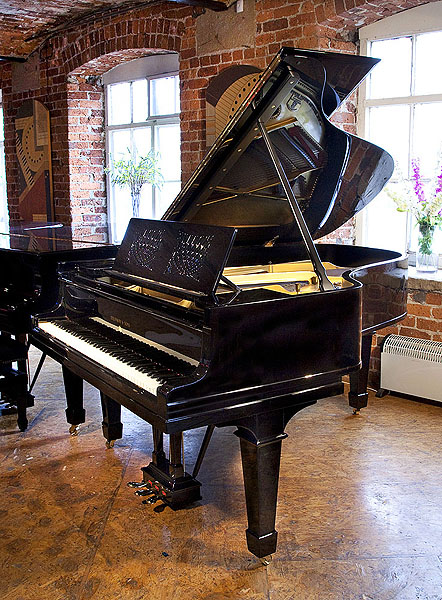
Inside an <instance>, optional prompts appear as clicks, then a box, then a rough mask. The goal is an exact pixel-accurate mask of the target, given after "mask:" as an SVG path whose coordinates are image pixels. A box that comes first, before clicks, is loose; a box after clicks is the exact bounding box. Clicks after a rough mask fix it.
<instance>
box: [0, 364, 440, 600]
mask: <svg viewBox="0 0 442 600" xmlns="http://www.w3.org/2000/svg"><path fill="white" fill-rule="evenodd" d="M35 394H36V402H35V406H34V407H33V408H31V409H29V416H30V426H29V428H28V430H27V431H26V432H24V433H20V432H18V430H17V429H16V426H15V420H14V417H12V416H7V417H1V418H0V460H1V481H0V515H1V521H0V530H1V535H0V598H1V600H89V599H94V600H163V599H168V600H169V599H170V600H243V599H244V600H264V599H267V600H393V599H394V600H442V448H441V433H442V427H441V424H442V406H441V407H438V406H430V405H425V404H420V403H416V402H412V401H410V400H404V399H400V398H396V397H393V396H389V397H386V398H384V399H376V398H371V399H370V406H369V408H368V409H365V410H364V411H362V413H361V415H359V416H353V415H352V413H351V410H350V409H349V408H348V406H347V403H346V400H345V399H344V398H343V397H336V398H331V399H325V400H322V401H320V402H318V403H317V404H316V405H315V406H311V407H309V408H307V409H305V410H304V411H302V412H301V413H299V414H298V415H297V416H296V417H295V418H294V419H292V421H291V423H290V424H289V426H288V428H287V433H288V434H289V437H288V439H287V440H285V441H284V443H283V458H282V465H281V480H280V490H279V505H278V518H277V529H278V531H279V546H278V552H277V554H275V555H274V559H273V561H272V562H271V563H270V565H268V566H262V565H261V564H260V562H259V561H258V560H257V559H255V558H254V557H253V556H252V555H250V554H249V553H248V551H247V548H246V543H245V535H244V529H245V527H246V517H245V507H244V499H243V488H242V473H241V466H240V461H239V448H238V440H237V438H236V437H235V436H233V435H232V430H231V429H219V430H216V431H215V435H214V439H213V441H212V443H211V446H210V447H209V450H208V454H207V457H206V460H205V462H204V463H203V466H202V469H201V472H200V477H199V479H200V480H201V481H202V483H203V500H202V501H201V502H199V503H197V504H196V505H195V506H194V507H192V508H190V509H187V510H182V511H177V512H173V511H171V510H170V509H168V508H166V509H165V510H164V511H163V512H155V511H154V510H152V508H151V507H147V506H145V505H142V504H141V502H140V499H139V498H137V497H135V496H134V494H133V490H131V489H130V488H128V487H127V486H126V483H127V482H128V481H130V480H137V479H138V480H139V479H140V472H139V469H140V467H141V466H143V465H145V464H147V463H148V462H149V459H150V455H149V453H150V451H151V441H152V440H151V433H150V427H149V425H148V424H147V423H144V422H143V421H141V420H140V419H138V418H137V417H135V416H133V415H131V414H130V413H128V412H127V411H125V412H124V414H123V421H124V425H125V432H124V437H123V439H122V440H120V441H118V442H117V443H116V445H115V447H114V448H113V449H112V450H108V449H106V448H105V444H104V440H103V438H102V434H101V418H100V409H99V398H98V393H97V392H96V390H94V389H93V388H91V387H87V389H86V409H87V422H86V423H85V425H84V426H83V427H82V429H81V430H80V433H79V435H78V436H77V437H70V436H69V435H68V433H67V429H68V428H67V426H66V422H65V418H64V392H63V387H62V384H61V377H60V369H59V367H58V365H56V364H55V363H53V362H52V363H47V364H46V366H45V368H44V371H43V373H42V376H41V377H40V379H39V381H38V383H37V385H36V387H35ZM202 434H203V431H202V430H195V431H192V432H188V433H187V434H186V436H185V446H186V456H187V458H188V462H189V465H190V467H191V465H192V464H193V462H194V460H195V456H196V453H197V449H198V444H199V442H200V440H201V438H202ZM189 470H190V469H189Z"/></svg>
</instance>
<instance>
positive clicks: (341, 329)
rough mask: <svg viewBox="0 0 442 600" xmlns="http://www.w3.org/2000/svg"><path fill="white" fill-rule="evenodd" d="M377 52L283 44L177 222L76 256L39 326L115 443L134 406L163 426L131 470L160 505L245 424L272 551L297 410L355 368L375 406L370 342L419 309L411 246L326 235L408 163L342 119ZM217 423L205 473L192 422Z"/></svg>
mask: <svg viewBox="0 0 442 600" xmlns="http://www.w3.org/2000/svg"><path fill="white" fill-rule="evenodd" d="M376 62H377V60H376V59H371V58H366V57H357V56H347V55H340V54H334V53H327V52H314V51H306V50H297V49H293V48H283V49H282V50H281V51H280V52H279V53H278V54H277V56H276V57H275V58H274V60H273V61H272V62H271V64H270V65H269V67H268V68H267V70H266V71H264V72H263V73H262V74H261V75H259V76H257V77H256V82H255V83H254V84H250V85H247V86H246V87H245V88H244V89H243V90H242V92H241V93H240V94H239V96H240V97H239V98H238V102H237V105H238V108H237V110H236V111H235V112H232V115H231V118H230V119H229V123H228V124H227V126H226V127H225V129H224V130H223V132H222V134H221V135H220V136H219V137H218V139H217V141H216V142H215V144H214V145H213V147H212V148H211V150H210V151H209V153H208V154H207V156H206V158H205V159H204V160H203V162H202V163H201V164H200V166H199V167H198V169H197V170H196V171H195V173H194V174H193V176H192V177H191V179H190V180H189V181H188V183H187V184H186V185H185V186H184V187H183V190H182V191H181V193H180V194H179V195H178V197H177V198H176V200H175V202H174V203H173V204H172V206H171V207H170V209H169V210H168V211H167V213H166V214H165V216H164V218H163V220H160V221H152V220H144V219H132V220H131V222H130V224H129V227H128V230H127V233H126V235H125V238H124V240H123V242H122V244H121V247H120V249H119V250H118V254H117V257H116V259H115V261H113V262H112V264H111V265H109V263H103V262H102V261H99V260H98V261H91V262H88V263H82V264H81V265H73V266H72V267H69V266H68V267H66V268H65V269H64V270H63V272H62V273H61V276H60V277H61V280H60V281H61V283H60V286H61V296H60V298H61V300H60V303H59V306H58V307H57V309H56V310H54V311H52V312H49V313H47V314H44V315H40V316H39V318H38V319H37V320H36V323H35V327H34V329H33V332H32V343H33V344H35V345H36V346H38V347H40V348H41V349H42V350H43V351H44V352H47V353H49V354H50V355H51V356H53V357H54V358H55V359H56V360H58V361H60V362H61V363H62V366H63V377H64V380H65V389H66V398H67V405H68V408H67V414H68V416H69V422H70V423H71V424H73V425H74V426H75V424H78V425H79V424H80V423H82V422H83V421H84V418H85V415H84V409H83V399H82V382H83V380H86V381H88V382H90V383H91V384H92V385H94V386H96V387H97V388H98V389H99V390H100V392H101V402H102V408H103V433H104V436H105V438H106V440H107V443H108V445H109V446H111V445H112V444H113V442H114V440H115V439H118V438H120V437H121V436H122V423H121V419H120V410H121V406H125V407H126V408H128V409H129V410H131V411H133V412H134V413H135V414H137V415H138V416H140V417H141V418H143V419H145V420H146V421H148V422H149V423H151V424H152V425H153V438H154V448H153V453H152V462H151V463H150V464H149V465H148V466H146V467H143V469H142V472H143V481H142V482H140V483H131V485H132V487H136V488H138V489H137V490H136V493H137V494H139V495H140V496H145V500H144V502H146V503H152V504H153V503H155V502H158V501H162V502H163V503H165V504H168V505H170V506H171V507H172V508H180V507H182V506H185V505H186V504H189V503H191V502H194V501H196V500H198V499H199V498H200V487H201V484H200V482H199V481H198V480H197V479H196V477H197V474H198V470H199V466H200V464H201V460H202V458H203V455H204V452H205V449H206V447H207V444H208V442H209V440H210V436H211V434H212V432H213V429H214V427H223V426H235V427H236V435H237V436H238V437H239V439H240V448H241V457H242V466H243V474H244V485H245V496H246V507H247V518H248V528H247V531H246V537H247V545H248V548H249V550H250V551H251V552H252V553H253V554H255V555H256V556H257V557H260V558H264V557H267V556H268V555H270V554H272V553H274V552H275V551H276V545H277V532H276V530H275V516H276V504H277V490H278V478H279V462H280V453H281V444H282V440H283V439H284V438H285V437H286V434H285V427H286V425H287V423H288V421H289V420H290V419H291V418H292V417H293V416H294V415H295V414H296V413H297V412H299V411H300V410H302V409H303V408H305V407H307V406H310V405H312V404H313V403H315V402H316V401H317V400H319V399H320V398H323V397H328V396H332V395H336V394H340V393H342V390H343V385H342V377H343V376H344V375H347V374H349V375H350V383H351V393H350V404H351V405H352V406H353V407H354V408H356V409H358V408H360V407H361V406H363V405H364V404H366V389H365V387H366V385H365V386H364V381H365V378H366V371H367V368H368V366H367V361H368V358H367V348H368V354H369V344H367V343H365V344H364V345H363V347H365V355H363V358H364V361H365V366H364V368H365V372H364V371H362V373H361V339H365V340H367V339H371V334H372V333H373V332H374V331H375V330H376V328H377V327H382V326H384V325H386V324H388V323H391V322H394V321H395V320H397V319H400V318H402V317H403V316H404V314H405V295H406V274H407V271H406V261H405V260H404V259H403V257H401V256H400V255H399V254H398V253H395V252H390V251H384V250H376V249H370V248H362V247H351V246H341V245H338V244H315V243H314V242H313V239H317V238H321V237H323V236H324V235H326V234H328V233H330V232H331V231H334V230H335V229H336V228H338V227H339V226H340V225H342V224H343V223H344V222H345V221H347V220H348V219H349V218H351V217H352V216H353V215H354V214H356V212H358V211H359V210H361V209H362V208H363V207H364V206H365V205H366V204H367V203H368V202H369V201H370V200H371V199H372V198H374V197H375V196H376V194H377V193H378V192H379V191H380V190H381V189H382V187H383V186H384V184H385V183H386V181H387V180H388V178H389V177H390V175H391V173H392V170H393V161H392V159H391V157H390V156H389V155H388V154H387V153H386V152H385V151H383V150H382V149H380V148H378V147H376V146H374V145H373V144H370V143H368V142H366V141H364V140H361V139H358V138H356V137H354V136H352V135H350V134H348V133H345V132H343V131H341V130H339V129H337V128H336V127H334V126H333V125H332V124H331V123H330V121H329V117H330V116H331V115H332V113H333V112H334V111H335V110H336V109H337V108H338V107H339V106H340V104H341V103H342V102H343V101H344V99H345V98H347V97H348V95H349V94H350V93H351V92H352V90H353V89H354V88H355V87H356V86H357V85H358V84H359V83H360V81H361V80H362V79H363V78H364V77H365V76H366V75H367V73H368V72H369V71H370V69H371V68H372V67H373V66H374V64H375V63H376ZM365 384H366V381H365ZM202 426H206V427H207V430H206V435H205V437H204V441H203V444H202V448H201V451H200V455H199V457H198V460H197V463H196V465H195V468H194V470H193V472H192V474H190V473H187V472H185V470H184V468H183V460H182V433H183V431H186V430H188V429H192V428H196V427H202ZM164 434H169V455H168V456H166V452H165V449H164V440H163V438H164Z"/></svg>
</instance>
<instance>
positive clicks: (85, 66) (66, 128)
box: [40, 3, 192, 240]
mask: <svg viewBox="0 0 442 600" xmlns="http://www.w3.org/2000/svg"><path fill="white" fill-rule="evenodd" d="M191 22H192V17H191V9H190V8H189V7H188V6H179V5H171V4H166V3H165V4H164V5H162V6H161V7H159V6H158V5H156V6H155V8H154V7H152V8H145V9H139V10H133V11H130V12H127V13H125V14H115V15H112V16H111V17H109V15H107V16H104V15H103V17H102V18H100V17H99V16H96V17H95V18H94V20H93V21H90V22H88V23H86V24H84V25H82V26H81V27H78V28H77V29H76V30H74V29H72V30H69V31H65V32H63V33H61V34H60V35H58V36H56V37H54V38H52V39H51V40H49V41H48V43H47V44H46V45H45V46H44V47H43V48H42V49H41V51H40V58H41V63H42V65H43V68H42V84H41V85H42V88H43V90H44V92H43V96H44V100H43V102H44V103H46V105H47V106H48V108H49V110H50V112H51V140H52V158H53V162H52V164H53V184H54V199H55V217H56V219H57V220H59V221H62V222H64V223H71V224H72V226H73V229H74V233H81V234H82V235H88V236H89V235H92V236H93V237H94V238H95V239H97V240H105V239H106V238H107V207H106V195H105V179H104V173H103V166H104V154H105V152H104V148H105V144H104V101H103V100H104V98H103V89H102V87H101V83H100V81H99V76H100V75H101V74H103V73H104V72H106V71H107V70H109V69H111V68H112V67H114V66H117V65H118V64H121V63H123V62H127V61H129V60H134V59H136V58H140V57H145V56H150V55H153V54H161V53H169V52H177V53H180V56H182V55H185V54H186V52H187V53H188V52H189V48H190V47H191V46H192V43H191V42H189V31H191V30H192V28H191Z"/></svg>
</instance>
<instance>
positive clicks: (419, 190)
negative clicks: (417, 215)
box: [411, 158, 442, 202]
mask: <svg viewBox="0 0 442 600" xmlns="http://www.w3.org/2000/svg"><path fill="white" fill-rule="evenodd" d="M411 166H412V169H413V175H412V176H411V178H412V179H413V180H414V185H413V188H414V193H415V194H416V196H417V197H418V198H419V202H425V192H424V187H423V185H422V178H421V171H420V164H419V159H415V158H413V160H412V161H411ZM441 175H442V173H441ZM438 179H439V178H438ZM441 185H442V179H441Z"/></svg>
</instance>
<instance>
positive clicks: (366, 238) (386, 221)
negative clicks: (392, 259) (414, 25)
mask: <svg viewBox="0 0 442 600" xmlns="http://www.w3.org/2000/svg"><path fill="white" fill-rule="evenodd" d="M441 25H442V24H441ZM441 29H442V26H441ZM441 52H442V31H431V32H427V33H416V34H409V35H404V36H397V37H394V38H389V39H375V40H368V42H367V54H368V55H369V56H373V57H377V58H380V59H381V62H380V63H379V64H378V65H377V66H376V67H375V68H374V69H373V71H372V73H371V75H370V76H369V78H368V80H367V84H366V86H365V97H363V98H362V106H361V109H362V110H361V111H360V117H361V122H362V129H363V130H361V135H363V137H365V138H367V139H369V140H370V141H372V142H374V143H375V144H378V145H379V146H381V147H382V148H384V149H385V150H387V151H388V152H390V154H391V155H392V156H393V158H394V160H395V163H396V168H395V173H394V175H393V177H392V179H391V182H390V183H389V186H390V188H391V189H393V188H394V186H395V182H397V181H398V179H399V178H401V177H403V178H405V179H408V180H410V178H411V176H412V160H413V159H419V161H420V167H421V173H422V174H423V177H424V180H425V183H426V185H427V188H426V191H427V193H430V192H431V187H432V183H433V182H434V181H435V178H436V175H437V174H439V173H438V172H437V169H438V164H439V163H440V160H441V157H442V79H441V78H440V77H439V76H438V74H437V72H436V71H437V70H435V61H437V60H438V57H439V56H440V55H441ZM410 183H411V182H410ZM364 213H365V214H364V215H363V216H362V226H361V225H360V227H359V231H358V239H357V242H358V243H362V244H364V245H368V246H374V247H383V248H391V249H392V250H398V251H401V252H405V251H407V250H408V251H411V252H413V251H415V250H416V246H417V233H418V232H417V227H415V223H414V222H413V220H412V218H411V217H410V216H409V215H407V214H405V213H398V212H397V210H396V205H395V204H394V202H393V200H391V198H390V197H389V196H388V195H387V194H386V193H385V192H383V193H381V194H380V195H379V196H378V197H377V198H376V199H375V200H374V201H373V202H372V203H371V204H370V205H369V207H368V208H367V209H366V211H364ZM435 242H436V248H435V249H436V250H437V251H438V252H439V253H442V232H440V231H438V232H437V233H436V236H435Z"/></svg>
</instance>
